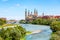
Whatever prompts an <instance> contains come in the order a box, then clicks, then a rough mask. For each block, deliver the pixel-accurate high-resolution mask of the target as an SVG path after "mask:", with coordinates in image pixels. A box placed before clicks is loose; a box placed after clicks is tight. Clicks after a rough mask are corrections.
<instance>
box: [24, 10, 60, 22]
mask: <svg viewBox="0 0 60 40" xmlns="http://www.w3.org/2000/svg"><path fill="white" fill-rule="evenodd" d="M37 18H42V19H49V20H50V19H58V18H60V16H52V15H44V13H42V16H38V11H37V10H36V9H34V12H30V11H29V10H28V11H27V9H25V21H26V22H32V21H33V20H35V19H37Z"/></svg>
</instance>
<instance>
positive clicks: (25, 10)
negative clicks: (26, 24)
mask: <svg viewBox="0 0 60 40" xmlns="http://www.w3.org/2000/svg"><path fill="white" fill-rule="evenodd" d="M26 17H27V9H25V19H26Z"/></svg>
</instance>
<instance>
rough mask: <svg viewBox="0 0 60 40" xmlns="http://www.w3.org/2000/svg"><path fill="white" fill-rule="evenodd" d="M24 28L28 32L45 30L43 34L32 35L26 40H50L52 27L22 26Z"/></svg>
mask: <svg viewBox="0 0 60 40" xmlns="http://www.w3.org/2000/svg"><path fill="white" fill-rule="evenodd" d="M21 25H22V27H23V28H25V29H26V30H27V31H34V30H43V31H42V32H39V33H36V34H31V35H27V36H26V40H49V39H50V37H51V33H52V31H51V29H50V26H45V25H32V24H21Z"/></svg>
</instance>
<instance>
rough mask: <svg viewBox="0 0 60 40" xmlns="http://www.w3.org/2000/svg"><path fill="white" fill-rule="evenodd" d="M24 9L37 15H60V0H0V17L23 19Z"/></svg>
mask: <svg viewBox="0 0 60 40" xmlns="http://www.w3.org/2000/svg"><path fill="white" fill-rule="evenodd" d="M25 9H27V10H30V11H32V12H33V11H34V9H36V10H37V11H38V14H39V15H42V13H43V12H44V14H45V15H60V0H0V17H6V18H7V19H8V20H9V19H16V20H20V19H24V18H25Z"/></svg>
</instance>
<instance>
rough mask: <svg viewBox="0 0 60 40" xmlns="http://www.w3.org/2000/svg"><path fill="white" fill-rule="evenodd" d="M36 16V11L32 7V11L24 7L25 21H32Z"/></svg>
mask: <svg viewBox="0 0 60 40" xmlns="http://www.w3.org/2000/svg"><path fill="white" fill-rule="evenodd" d="M37 17H38V12H37V10H36V9H34V12H30V11H29V10H27V9H25V21H26V22H32V21H33V20H35V19H36V18H37Z"/></svg>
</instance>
